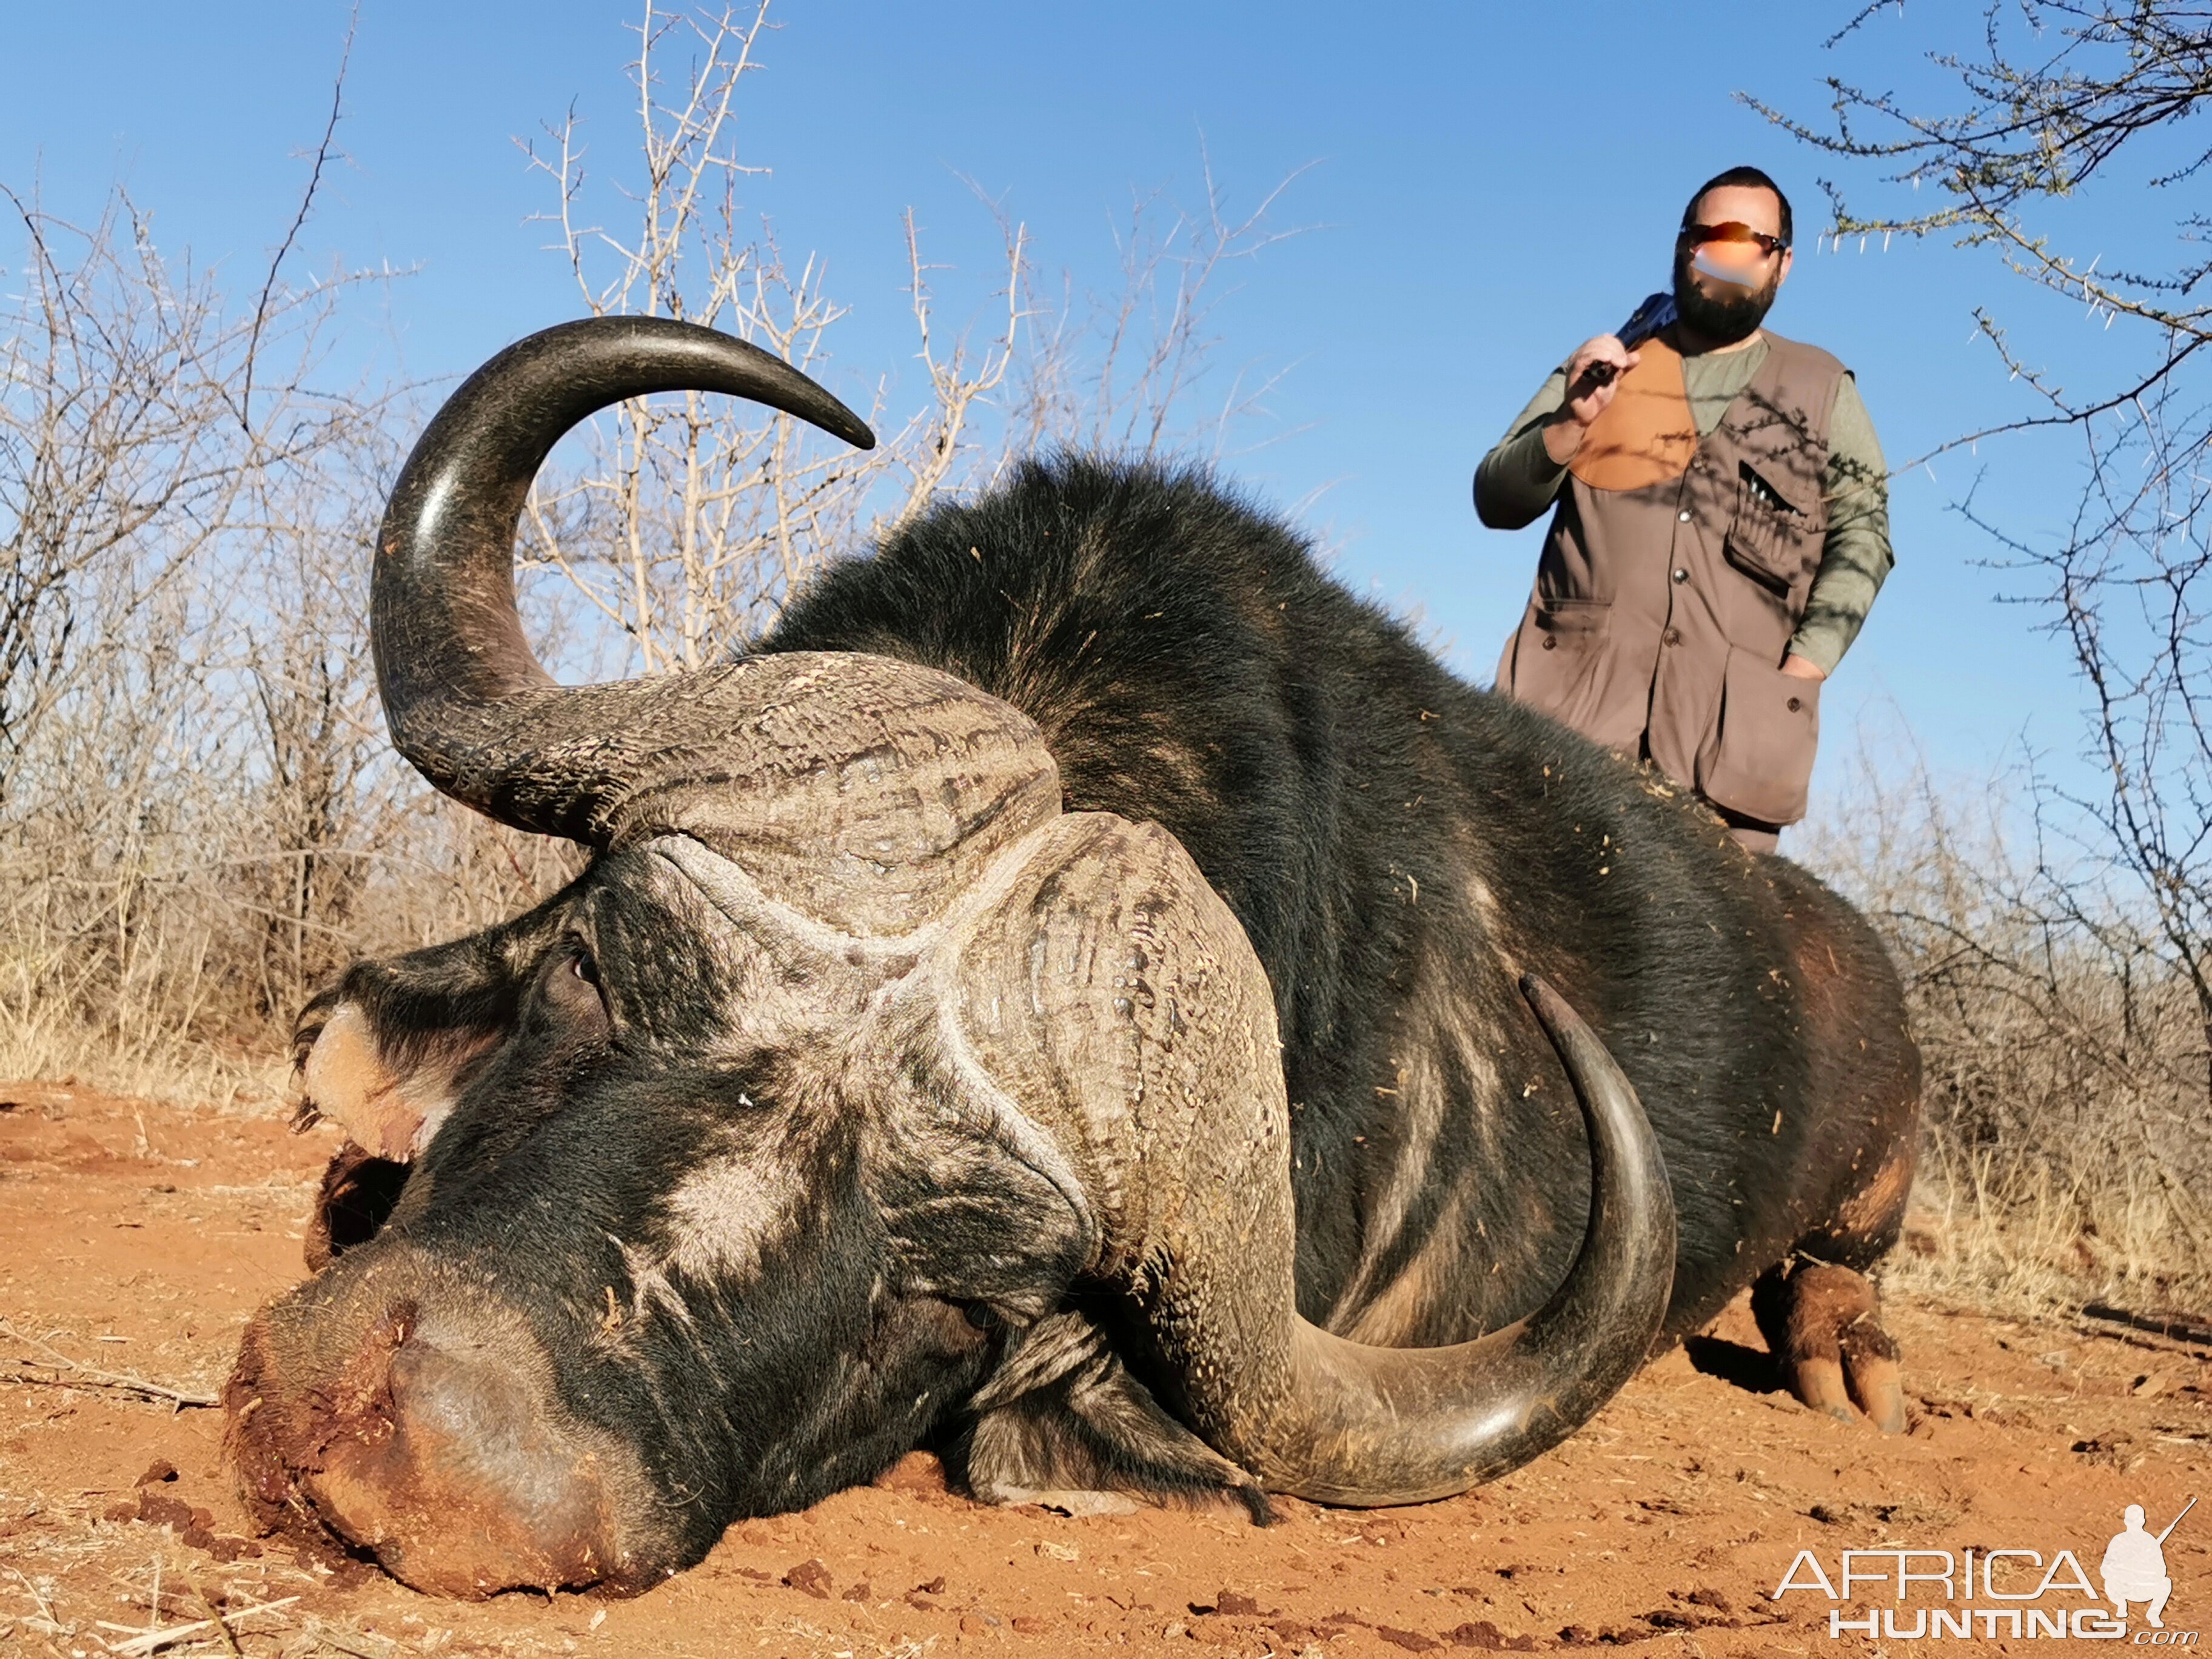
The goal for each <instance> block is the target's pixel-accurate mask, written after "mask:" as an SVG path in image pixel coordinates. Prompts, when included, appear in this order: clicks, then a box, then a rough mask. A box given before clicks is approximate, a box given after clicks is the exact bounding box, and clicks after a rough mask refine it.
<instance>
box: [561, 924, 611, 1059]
mask: <svg viewBox="0 0 2212 1659" xmlns="http://www.w3.org/2000/svg"><path fill="white" fill-rule="evenodd" d="M545 1000H547V1001H548V1002H550V1004H551V1005H552V1006H553V1007H554V1008H555V1009H556V1010H557V1011H558V1012H560V1014H561V1015H562V1017H563V1018H565V1019H566V1020H567V1021H568V1022H569V1023H570V1024H574V1025H578V1026H581V1027H583V1028H584V1029H585V1030H587V1031H588V1032H589V1033H590V1034H591V1035H592V1036H605V1035H606V1034H607V1033H608V1031H609V1030H611V1028H612V1026H613V1020H612V1019H611V1018H610V1016H609V1015H608V1012H607V999H606V991H605V987H603V986H602V985H601V984H600V983H599V963H597V962H595V961H594V960H593V959H592V953H591V951H589V950H587V949H586V947H585V946H584V945H583V944H582V943H581V942H580V941H579V942H575V943H572V944H571V945H569V946H568V949H567V950H565V951H562V952H561V953H559V954H558V955H557V956H556V957H554V959H553V963H552V966H551V969H550V972H549V973H548V974H547V975H546V976H545Z"/></svg>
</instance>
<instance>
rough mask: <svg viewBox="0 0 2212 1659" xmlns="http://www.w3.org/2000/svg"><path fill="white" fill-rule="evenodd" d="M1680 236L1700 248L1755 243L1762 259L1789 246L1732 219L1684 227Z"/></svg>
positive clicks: (1777, 238) (1777, 237)
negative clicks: (1724, 244) (1726, 243)
mask: <svg viewBox="0 0 2212 1659" xmlns="http://www.w3.org/2000/svg"><path fill="white" fill-rule="evenodd" d="M1682 235H1683V237H1684V239H1685V240H1687V241H1688V242H1689V244H1690V245H1691V246H1692V247H1702V246H1705V244H1706V243H1707V242H1752V243H1755V244H1756V245H1757V246H1758V248H1759V257H1760V258H1767V257H1769V256H1771V255H1773V254H1776V253H1780V252H1784V250H1785V249H1787V248H1788V247H1789V246H1790V244H1789V243H1787V242H1785V241H1784V240H1782V238H1780V237H1779V236H1769V235H1768V234H1766V233H1765V231H1763V230H1753V228H1751V227H1750V226H1749V225H1746V224H1739V223H1737V222H1736V221H1735V220H1733V219H1730V220H1728V221H1726V222H1723V223H1721V224H1717V225H1699V224H1688V225H1684V226H1683V227H1682Z"/></svg>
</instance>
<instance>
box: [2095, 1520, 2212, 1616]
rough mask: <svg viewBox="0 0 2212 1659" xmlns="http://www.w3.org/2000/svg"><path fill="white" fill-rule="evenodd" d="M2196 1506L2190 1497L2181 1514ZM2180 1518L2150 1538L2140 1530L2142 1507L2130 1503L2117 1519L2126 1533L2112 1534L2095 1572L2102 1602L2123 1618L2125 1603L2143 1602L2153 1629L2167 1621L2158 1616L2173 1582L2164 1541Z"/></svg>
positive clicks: (2164, 1608)
mask: <svg viewBox="0 0 2212 1659" xmlns="http://www.w3.org/2000/svg"><path fill="white" fill-rule="evenodd" d="M2196 1507H2197V1500H2196V1499H2195V1498H2191V1499H2190V1500H2189V1501H2188V1502H2187V1503H2186V1504H2183V1505H2182V1506H2181V1515H2186V1514H2188V1513H2189V1511H2190V1510H2193V1509H2195V1508H2196ZM2181 1515H2177V1516H2174V1517H2173V1519H2172V1520H2171V1521H2169V1522H2166V1531H2165V1532H2162V1533H2160V1534H2158V1535H2157V1536H2156V1537H2153V1536H2152V1535H2151V1534H2149V1533H2147V1532H2145V1531H2144V1530H2143V1507H2142V1504H2129V1505H2128V1507H2127V1509H2126V1510H2125V1511H2124V1513H2123V1514H2122V1515H2121V1516H2120V1519H2121V1521H2122V1522H2123V1523H2124V1528H2125V1530H2124V1531H2121V1532H2117V1533H2114V1534H2112V1542H2111V1543H2109V1544H2107V1545H2106V1546H2105V1559H2104V1563H2103V1565H2101V1566H2100V1568H2099V1569H2098V1573H2099V1576H2100V1577H2102V1578H2103V1579H2104V1581H2105V1599H2106V1601H2110V1602H2111V1603H2112V1607H2113V1610H2114V1611H2115V1612H2117V1613H2118V1614H2119V1616H2120V1617H2121V1618H2123V1619H2124V1618H2126V1617H2127V1616H2128V1603H2129V1602H2130V1601H2143V1602H2148V1604H2149V1605H2148V1606H2147V1607H2144V1609H2143V1617H2144V1618H2145V1619H2146V1620H2148V1621H2149V1624H2150V1627H2151V1628H2152V1629H2153V1630H2164V1629H2165V1628H2166V1620H2163V1619H2161V1618H2160V1617H2159V1615H2160V1613H2164V1612H2165V1611H2166V1597H2167V1596H2169V1595H2172V1594H2173V1580H2172V1579H2171V1578H2169V1577H2166V1538H2167V1535H2168V1534H2171V1533H2172V1531H2173V1529H2174V1528H2176V1527H2178V1526H2179V1525H2180V1524H2181Z"/></svg>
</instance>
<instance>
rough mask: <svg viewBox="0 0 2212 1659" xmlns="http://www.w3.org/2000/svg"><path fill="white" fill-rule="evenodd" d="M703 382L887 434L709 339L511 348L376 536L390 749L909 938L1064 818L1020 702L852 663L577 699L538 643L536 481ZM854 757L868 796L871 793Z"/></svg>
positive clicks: (462, 401)
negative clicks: (602, 417)
mask: <svg viewBox="0 0 2212 1659" xmlns="http://www.w3.org/2000/svg"><path fill="white" fill-rule="evenodd" d="M685 390H697V391H708V392H727V393H729V394H731V395H732V396H735V397H740V398H750V399H752V400H754V401H755V402H758V403H763V404H768V405H769V406H770V407H772V408H775V409H778V410H783V411H784V412H785V413H787V414H789V415H793V416H797V417H798V418H799V419H801V420H804V421H807V422H811V424H813V425H815V426H817V427H819V428H822V429H823V430H824V431H827V432H829V433H832V434H834V435H836V436H838V437H840V438H842V439H844V440H846V441H848V442H849V443H853V444H856V445H858V446H860V447H862V448H870V447H873V446H874V443H875V439H874V436H873V435H872V433H870V431H869V430H868V428H867V427H866V425H865V424H864V423H863V422H861V421H860V418H859V417H858V416H855V415H854V413H853V412H852V411H851V410H848V409H847V408H846V407H845V406H844V404H842V403H840V402H838V401H837V399H836V398H833V397H831V396H830V395H829V392H825V391H823V389H822V388H821V387H820V386H817V385H816V384H815V383H814V382H813V381H812V380H809V379H807V377H806V376H805V375H804V374H800V373H799V371H798V370H797V369H795V368H792V367H791V366H790V365H789V364H787V363H786V362H782V361H781V359H778V358H776V357H773V356H769V354H768V353H767V352H764V351H762V350H760V349H758V348H757V347H755V346H751V345H749V344H747V343H744V341H742V340H738V339H733V338H732V337H730V336H728V335H726V334H721V333H719V332H717V331H714V330H712V329H707V328H701V327H698V326H696V325H692V324H687V323H679V322H674V321H671V320H669V319H664V318H647V317H602V318H592V319H586V320H584V321H581V322H574V323H567V324H563V325H560V326H558V327H555V328H550V329H547V330H545V331H543V332H542V333H538V334H533V335H532V336H530V337H528V338H527V339H525V340H521V341H519V342H518V343H515V344H513V345H512V346H509V347H508V348H507V349H506V350H504V351H502V352H501V353H500V354H499V355H498V356H495V357H494V358H493V359H492V360H491V361H490V362H488V363H486V364H485V365H484V366H483V368H480V369H478V370H477V372H476V374H473V375H471V377H470V378H469V379H468V380H467V381H466V382H465V383H464V384H463V385H462V386H461V387H460V389H459V391H457V392H454V393H453V397H452V398H449V399H448V400H447V403H446V404H445V406H444V407H443V408H442V409H441V410H439V411H438V414H437V416H436V417H435V419H433V420H432V422H430V425H429V427H428V429H427V430H426V431H425V432H424V433H423V435H422V439H421V441H419V442H418V443H417V444H416V447H415V450H414V453H412V454H411V455H410V456H409V457H408V459H407V464H406V466H405V467H404V469H403V470H402V471H401V472H400V475H399V480H398V483H397V484H396V485H395V486H394V488H393V490H392V499H391V501H390V504H389V506H388V507H387V508H386V513H385V518H384V523H383V526H382V528H381V529H380V532H378V537H377V547H376V567H375V574H374V580H373V582H372V585H371V591H370V635H369V637H370V643H371V647H372V649H373V652H374V657H375V661H376V673H377V682H378V685H379V687H380V690H381V691H382V694H383V698H384V708H385V714H386V718H387V720H389V722H390V724H391V727H392V738H393V741H394V742H395V743H396V744H397V745H398V749H399V751H400V752H401V753H402V754H404V756H406V757H407V758H408V759H409V760H410V761H411V762H412V763H414V764H415V766H416V769H418V770H420V771H421V772H422V775H424V776H425V777H427V778H428V780H429V781H431V782H432V783H433V784H435V785H436V786H437V787H439V788H440V789H441V790H443V791H445V792H446V793H447V794H449V795H452V796H453V797H454V798H455V799H459V800H461V801H464V802H465V803H466V804H467V805H471V806H473V807H475V808H476V809H477V810H478V811H482V812H483V813H485V814H487V815H489V817H495V818H497V819H499V820H501V822H503V823H509V824H513V825H514V826H515V827H517V828H519V829H533V830H538V831H539V832H541V833H544V834H550V835H559V836H568V837H569V838H571V839H573V840H576V841H580V842H585V843H586V844H587V845H590V846H593V847H599V848H605V847H608V846H611V845H614V844H617V843H618V842H626V841H629V840H635V839H639V838H641V837H642V836H647V835H653V834H659V833H664V832H669V831H674V832H679V833H688V834H695V835H698V836H702V838H705V839H709V840H713V841H715V842H718V844H719V845H720V848H721V849H722V850H724V851H726V852H730V853H732V854H733V855H735V856H738V857H741V858H744V859H745V860H746V861H747V863H748V864H749V865H750V866H751V867H753V868H754V870H755V872H756V874H757V875H760V876H762V877H763V878H764V879H765V880H766V882H767V884H768V885H769V888H770V889H771V890H773V891H775V892H776V894H777V896H780V897H782V898H786V899H789V900H792V901H793V902H799V903H800V904H801V905H802V906H803V907H804V908H806V909H808V910H809V911H810V912H811V913H812V914H813V915H816V916H817V917H818V918H820V919H822V920H824V921H832V922H833V923H836V924H839V925H843V926H848V927H854V928H857V929H859V930H860V931H864V932H885V931H888V932H903V931H905V930H906V929H907V928H908V927H911V926H913V925H914V924H915V921H916V920H917V919H918V918H919V916H920V915H927V914H928V913H930V912H931V911H933V909H934V908H936V906H937V905H939V904H940V903H941V902H944V899H945V895H947V894H949V893H950V892H951V891H953V890H957V886H958V882H957V875H958V872H959V871H958V867H957V866H964V865H965V863H966V861H967V859H968V858H969V856H971V855H975V854H987V853H988V852H989V851H992V850H994V849H995V848H996V846H997V845H998V844H999V843H1000V842H1003V841H1004V840H1006V838H1008V837H1010V836H1018V835H1019V834H1020V833H1022V832H1023V831H1024V830H1026V829H1029V828H1030V827H1032V826H1034V825H1035V824H1036V823H1038V822H1039V821H1041V820H1042V818H1044V817H1049V816H1051V815H1052V814H1053V813H1055V812H1057V811H1058V810H1059V807H1058V800H1059V780H1058V775H1057V772H1056V770H1055V769H1054V767H1053V763H1052V761H1051V758H1050V757H1049V756H1048V755H1047V754H1046V753H1045V750H1044V748H1043V744H1042V741H1041V740H1040V739H1039V738H1038V736H1037V733H1036V728H1035V727H1034V726H1032V725H1031V724H1030V722H1029V721H1028V720H1026V719H1025V718H1024V716H1022V715H1021V714H1019V713H1018V711H1017V710H1015V709H1013V708H1011V707H1010V706H1008V705H1007V704H1005V703H1003V702H998V701H997V700H996V699H994V698H992V697H988V696H985V695H984V694H983V693H981V692H980V691H977V690H974V689H973V688H972V687H969V686H967V685H964V684H962V683H961V682H960V681H958V680H957V679H955V678H952V677H951V676H950V675H947V674H944V673H941V672H939V671H935V670H933V669H928V668H923V667H920V666H917V665H912V664H908V663H902V662H895V661H892V660H890V659H885V658H881V657H873V656H866V655H861V654H858V653H798V652H794V653H781V654H771V655H766V656H761V657H756V658H750V659H740V660H738V661H735V662H732V663H730V664H727V665H722V666H720V667H716V668H712V669H707V670H703V671H699V672H696V673H690V674H684V675H677V676H670V677H666V678H650V679H641V680H634V681H630V682H628V683H625V684H609V685H593V686H576V687H566V686H559V685H556V684H554V683H553V681H552V678H551V677H550V676H549V675H548V674H547V673H546V671H545V670H544V668H543V667H542V666H541V665H539V664H538V660H537V659H536V658H535V657H534V656H533V655H532V653H531V650H530V647H529V645H528V643H527V642H526V640H525V639H524V636H523V632H522V623H521V620H520V617H519V615H518V614H517V611H516V609H515V598H514V576H513V548H514V537H515V530H516V526H517V523H518V521H519V520H520V515H521V512H522V507H523V505H524V501H525V500H526V496H527V495H528V493H529V489H530V485H531V481H532V478H533V477H535V476H536V473H537V471H538V467H539V466H540V465H542V464H543V463H544V459H545V457H546V456H547V455H548V454H549V453H550V452H551V450H552V448H553V446H554V445H555V444H556V442H558V441H560V439H561V437H562V435H563V434H565V433H566V432H568V430H569V429H570V428H572V427H574V426H575V425H577V424H578V423H579V422H581V421H583V420H585V419H586V418H587V417H588V416H591V415H592V414H593V413H595V412H596V411H598V410H601V409H604V408H606V407H607V406H609V405H610V404H616V403H618V402H620V401H622V400H623V399H625V398H637V397H643V396H647V395H648V394H650V393H653V392H671V391H685ZM856 768H857V769H860V773H862V774H864V775H865V781H866V783H867V785H868V786H869V787H865V788H854V787H852V786H853V784H854V781H855V773H854V769H856ZM976 825H982V826H986V827H985V829H983V830H982V831H981V832H976V831H975V826H976ZM963 842H968V843H971V845H969V847H968V848H966V849H965V851H964V852H963Z"/></svg>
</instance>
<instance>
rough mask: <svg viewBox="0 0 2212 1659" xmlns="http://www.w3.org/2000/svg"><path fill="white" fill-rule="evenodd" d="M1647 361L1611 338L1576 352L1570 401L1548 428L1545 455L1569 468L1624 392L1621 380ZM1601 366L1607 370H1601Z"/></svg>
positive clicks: (1587, 342)
mask: <svg viewBox="0 0 2212 1659" xmlns="http://www.w3.org/2000/svg"><path fill="white" fill-rule="evenodd" d="M1643 361H1644V356H1643V354H1642V353H1641V352H1637V351H1631V350H1630V349H1628V348H1627V347H1626V346H1624V345H1623V344H1621V343H1620V340H1619V338H1617V337H1615V336H1613V335H1611V334H1601V335H1599V336H1598V337H1596V338H1595V339H1594V340H1585V341H1583V343H1582V344H1580V345H1578V346H1577V347H1576V348H1575V355H1574V356H1571V357H1570V358H1568V359H1567V400H1566V402H1565V403H1564V404H1560V405H1559V410H1558V412H1557V413H1556V414H1554V415H1553V416H1552V418H1551V419H1550V420H1549V421H1547V422H1546V423H1545V426H1544V453H1546V454H1547V455H1549V456H1550V457H1551V458H1552V460H1553V464H1554V465H1559V466H1565V465H1566V464H1567V463H1568V462H1569V461H1571V460H1572V459H1574V458H1575V452H1576V451H1577V450H1578V449H1580V448H1581V447H1583V438H1584V437H1585V436H1587V435H1588V434H1589V429H1590V422H1593V421H1595V420H1596V419H1597V417H1598V416H1601V415H1602V414H1603V413H1605V410H1606V405H1607V404H1610V403H1611V402H1612V401H1613V394H1614V393H1615V392H1619V391H1620V377H1621V376H1622V375H1624V374H1627V373H1628V371H1629V370H1630V369H1632V368H1635V367H1636V365H1637V364H1638V363H1639V362H1643ZM1601 364H1602V365H1605V366H1606V367H1605V368H1599V365H1601ZM1593 369H1595V370H1597V372H1596V373H1595V374H1593V373H1592V372H1591V371H1592V370H1593ZM1607 369H1609V370H1610V371H1611V372H1610V373H1607Z"/></svg>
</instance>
